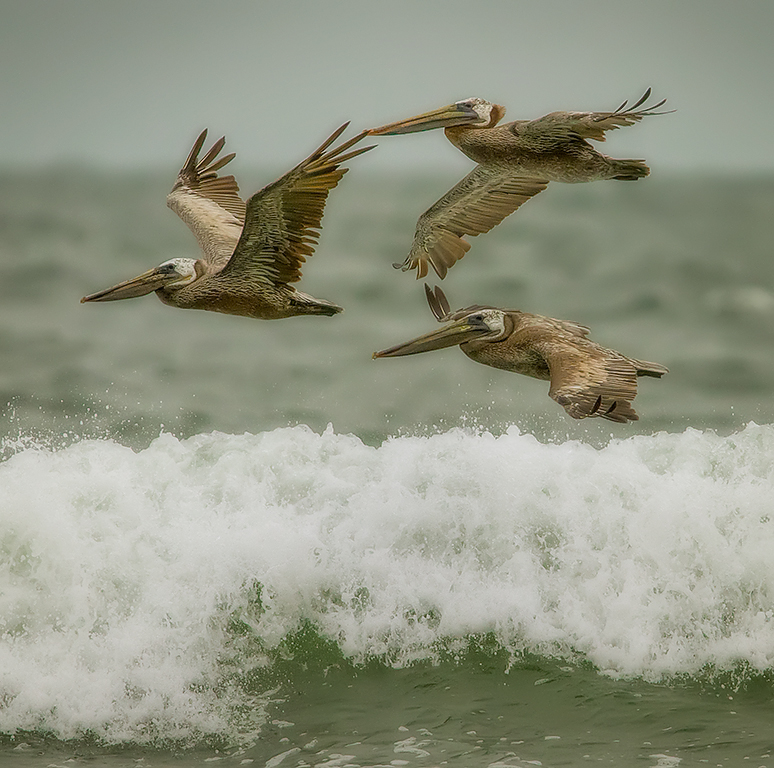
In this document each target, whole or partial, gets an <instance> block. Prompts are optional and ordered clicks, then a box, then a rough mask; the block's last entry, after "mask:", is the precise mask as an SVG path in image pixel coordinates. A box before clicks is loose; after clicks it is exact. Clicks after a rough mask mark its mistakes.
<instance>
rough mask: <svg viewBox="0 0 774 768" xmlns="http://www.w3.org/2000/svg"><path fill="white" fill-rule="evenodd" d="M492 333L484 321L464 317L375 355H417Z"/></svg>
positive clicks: (374, 355) (375, 356)
mask: <svg viewBox="0 0 774 768" xmlns="http://www.w3.org/2000/svg"><path fill="white" fill-rule="evenodd" d="M487 333H491V330H490V329H489V328H488V327H487V326H486V325H484V324H483V323H476V322H475V321H473V320H471V319H470V318H463V319H462V320H457V321H456V322H453V323H449V324H448V325H445V326H444V327H443V328H439V329H438V330H437V331H431V332H430V333H426V334H425V335H424V336H419V337H418V338H416V339H412V340H411V341H407V342H405V343H403V344H398V345H397V346H394V347H390V348H389V349H383V350H382V351H381V352H374V354H373V357H374V359H376V358H377V357H403V356H404V355H417V354H419V353H420V352H431V351H432V350H434V349H444V348H445V347H454V346H456V345H458V344H464V343H465V342H466V341H472V340H473V339H475V338H477V337H478V336H483V335H484V334H487Z"/></svg>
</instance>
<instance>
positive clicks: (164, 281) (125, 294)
mask: <svg viewBox="0 0 774 768" xmlns="http://www.w3.org/2000/svg"><path fill="white" fill-rule="evenodd" d="M203 273H204V265H203V264H202V262H201V260H198V259H170V260H169V261H165V262H164V263H163V264H159V266H158V267H156V268H155V269H150V270H148V271H147V272H143V273H142V274H141V275H138V276H137V277H134V278H132V279H131V280H126V281H124V282H123V283H119V284H118V285H114V286H113V287H112V288H106V289H105V290H104V291H98V292H97V293H92V294H91V295H90V296H84V297H83V298H82V299H81V303H83V302H85V301H118V300H119V299H133V298H136V297H137V296H145V294H147V293H151V292H152V291H160V290H163V291H175V290H178V289H180V288H183V287H184V286H186V285H190V284H191V283H193V282H194V280H197V279H198V278H199V277H201V275H202V274H203Z"/></svg>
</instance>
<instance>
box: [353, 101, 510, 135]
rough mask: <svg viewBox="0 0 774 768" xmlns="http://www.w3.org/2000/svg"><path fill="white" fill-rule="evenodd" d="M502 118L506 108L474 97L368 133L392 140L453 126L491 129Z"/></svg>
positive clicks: (372, 129) (373, 129)
mask: <svg viewBox="0 0 774 768" xmlns="http://www.w3.org/2000/svg"><path fill="white" fill-rule="evenodd" d="M504 115H505V107H503V106H501V105H500V104H492V102H491V101H487V100H486V99H479V98H478V97H476V96H473V97H472V98H470V99H463V100H462V101H456V102H455V103H454V104H449V105H447V106H445V107H441V108H440V109H434V110H433V111H431V112H424V113H423V114H421V115H416V116H415V117H409V118H408V119H406V120H399V121H398V122H396V123H389V124H387V125H382V126H381V127H379V128H371V130H370V131H369V132H368V133H369V134H371V135H372V136H392V135H395V134H398V133H416V132H417V131H430V130H432V129H433V128H451V127H453V126H456V125H464V126H470V127H475V128H492V127H493V126H495V125H497V123H498V122H499V121H500V120H502V118H503V116H504Z"/></svg>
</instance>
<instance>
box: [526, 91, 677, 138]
mask: <svg viewBox="0 0 774 768" xmlns="http://www.w3.org/2000/svg"><path fill="white" fill-rule="evenodd" d="M649 98H650V88H648V89H647V90H646V91H645V93H644V94H643V95H642V97H641V98H640V99H639V100H638V101H637V102H636V103H635V104H633V105H632V106H631V107H629V108H628V109H627V108H626V105H627V103H628V102H626V101H625V102H624V103H623V104H621V106H620V107H618V109H616V110H615V111H613V112H551V113H550V114H548V115H544V116H543V117H539V118H537V119H536V120H518V121H516V122H515V123H512V124H511V125H512V126H513V130H514V131H515V132H517V133H518V135H519V137H520V138H522V139H523V140H527V141H530V142H531V143H533V144H534V145H535V147H536V148H539V149H541V150H543V151H546V150H548V149H550V148H551V147H553V146H555V145H559V144H566V143H567V142H568V141H578V140H581V139H593V140H594V141H604V140H605V131H613V130H616V129H617V128H623V127H624V126H627V125H634V123H637V122H639V121H640V120H642V118H643V117H647V116H649V115H665V114H668V112H667V111H665V112H657V111H656V110H658V108H659V107H662V106H663V105H664V104H665V103H666V99H662V100H661V101H659V102H658V103H657V104H654V105H653V106H651V107H643V104H644V103H645V102H646V101H647V100H648V99H649ZM640 107H642V109H640Z"/></svg>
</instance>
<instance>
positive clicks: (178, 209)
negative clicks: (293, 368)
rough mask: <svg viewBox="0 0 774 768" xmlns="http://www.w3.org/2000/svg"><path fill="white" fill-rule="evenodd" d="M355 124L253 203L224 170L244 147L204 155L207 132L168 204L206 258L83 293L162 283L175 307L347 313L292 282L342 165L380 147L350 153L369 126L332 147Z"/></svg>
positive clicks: (103, 294) (113, 296)
mask: <svg viewBox="0 0 774 768" xmlns="http://www.w3.org/2000/svg"><path fill="white" fill-rule="evenodd" d="M348 125H349V123H345V124H344V125H342V126H341V127H340V128H338V129H337V130H336V131H334V132H333V133H332V134H331V136H329V137H328V139H326V140H325V142H324V143H323V144H322V146H320V147H319V149H316V150H315V151H314V152H312V154H311V155H309V157H307V158H306V160H304V161H303V162H301V163H299V164H298V165H297V166H296V167H295V168H293V169H292V170H290V171H288V172H287V173H286V174H285V175H284V176H282V177H281V178H279V179H278V180H277V181H275V182H274V183H273V184H269V185H268V186H266V187H264V188H263V189H261V190H260V191H259V192H256V193H255V194H254V195H253V196H252V197H251V198H250V199H249V200H248V201H247V204H245V203H244V201H243V200H242V199H241V197H240V196H239V187H238V186H237V183H236V180H235V179H234V177H233V176H218V174H217V171H218V170H219V169H221V168H222V167H223V166H224V165H226V164H227V163H229V162H230V161H231V160H232V159H233V158H234V156H235V155H234V154H233V153H232V154H230V155H226V156H225V157H221V158H220V159H216V158H217V157H218V154H219V153H220V151H221V150H222V149H223V146H224V144H225V143H226V142H225V139H224V138H221V139H219V140H218V141H216V142H215V143H214V144H213V145H212V148H211V149H210V150H209V152H207V153H206V155H205V156H204V157H203V158H202V159H201V160H199V152H200V151H201V148H202V146H203V145H204V140H205V139H206V137H207V131H206V130H204V131H202V133H201V135H200V136H199V138H198V139H196V142H195V143H194V146H193V149H192V150H191V152H190V154H189V155H188V159H187V160H186V161H185V164H184V165H183V168H182V170H181V171H180V173H179V174H178V177H177V182H176V183H175V185H174V187H172V191H171V192H170V193H169V195H168V196H167V205H168V206H169V207H170V208H171V209H172V210H173V211H174V212H175V213H176V214H177V215H178V216H179V217H180V218H181V219H182V220H183V221H184V222H185V223H186V224H187V225H188V227H189V228H190V229H191V231H192V232H193V234H194V236H195V237H196V239H197V241H198V243H199V247H200V248H201V250H202V253H203V257H202V258H200V259H183V258H178V259H171V260H170V261H165V262H164V263H163V264H161V265H160V266H158V267H156V268H155V269H151V270H149V271H148V272H144V273H143V274H142V275H139V276H138V277H135V278H134V279H132V280H127V281H126V282H123V283H119V284H118V285H115V286H113V287H112V288H108V289H107V290H104V291H99V292H98V293H93V294H91V295H90V296H85V297H84V298H82V299H81V301H116V300H118V299H130V298H133V297H135V296H144V295H145V294H147V293H150V292H151V291H155V292H156V295H157V296H158V297H159V298H160V299H161V300H162V301H163V302H164V303H165V304H171V305H172V306H173V307H181V308H184V309H207V310H210V311H212V312H224V313H226V314H229V315H245V316H247V317H255V318H260V319H265V320H275V319H278V318H283V317H292V316H294V315H335V314H336V313H338V312H341V311H342V310H341V307H337V306H336V305H335V304H332V303H331V302H329V301H325V300H323V299H316V298H314V297H313V296H310V295H309V294H306V293H302V292H301V291H297V290H296V289H295V288H294V287H293V285H291V283H294V282H296V281H297V280H299V279H300V278H301V264H302V263H303V262H304V261H305V259H306V257H307V256H311V255H312V253H313V252H314V246H315V245H316V243H317V238H318V237H319V229H320V222H321V219H322V215H323V209H324V208H325V201H326V198H327V197H328V192H329V191H330V190H331V189H333V188H334V187H335V186H336V184H337V183H338V182H339V179H341V177H342V176H343V175H344V174H345V173H346V172H347V169H346V168H341V167H340V165H341V164H342V163H344V162H346V161H347V160H350V159H351V158H353V157H355V156H356V155H359V154H362V153H363V152H367V151H368V150H369V149H373V147H363V148H361V149H356V150H354V151H352V152H347V150H348V149H349V148H350V147H352V146H353V145H354V144H356V143H357V142H358V141H360V140H361V139H362V138H363V137H364V136H365V135H366V132H365V131H364V132H363V133H361V134H360V135H358V136H355V137H354V138H352V139H350V140H349V141H346V142H344V143H342V144H340V145H339V146H338V147H334V148H333V149H330V150H328V147H330V145H331V144H333V142H334V141H336V139H337V138H338V137H339V136H340V135H341V134H342V133H343V132H344V130H345V129H346V127H347V126H348ZM326 150H327V151H326Z"/></svg>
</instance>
